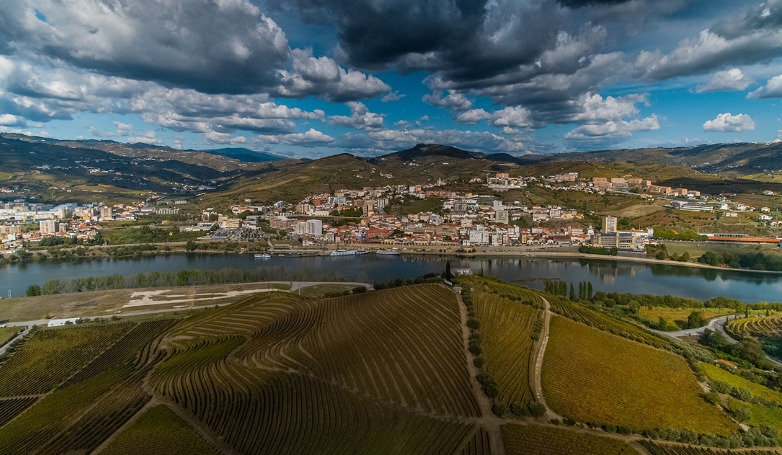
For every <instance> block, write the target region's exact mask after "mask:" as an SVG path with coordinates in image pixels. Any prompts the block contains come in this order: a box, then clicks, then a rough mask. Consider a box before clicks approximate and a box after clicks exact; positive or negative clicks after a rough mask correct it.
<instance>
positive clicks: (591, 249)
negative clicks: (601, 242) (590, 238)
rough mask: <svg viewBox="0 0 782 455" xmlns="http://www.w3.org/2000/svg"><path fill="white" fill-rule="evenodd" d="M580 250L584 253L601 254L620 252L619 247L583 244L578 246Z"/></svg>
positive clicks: (613, 254)
mask: <svg viewBox="0 0 782 455" xmlns="http://www.w3.org/2000/svg"><path fill="white" fill-rule="evenodd" d="M578 252H579V253H584V254H601V255H603V256H616V255H617V254H619V249H618V248H616V247H613V248H604V247H602V246H591V245H581V246H579V247H578Z"/></svg>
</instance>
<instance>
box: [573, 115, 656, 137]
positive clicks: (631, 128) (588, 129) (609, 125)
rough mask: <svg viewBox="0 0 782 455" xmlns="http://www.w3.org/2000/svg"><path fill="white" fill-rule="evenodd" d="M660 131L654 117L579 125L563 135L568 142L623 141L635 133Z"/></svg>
mask: <svg viewBox="0 0 782 455" xmlns="http://www.w3.org/2000/svg"><path fill="white" fill-rule="evenodd" d="M658 129H660V122H659V121H658V120H657V116H656V115H651V116H649V117H646V118H643V119H634V120H630V121H624V120H617V121H614V120H610V121H608V122H605V123H600V124H592V125H581V126H579V127H578V128H575V129H573V130H572V131H570V132H568V133H567V134H566V135H565V139H569V140H594V139H624V138H628V137H630V136H632V133H633V132H636V131H652V130H658Z"/></svg>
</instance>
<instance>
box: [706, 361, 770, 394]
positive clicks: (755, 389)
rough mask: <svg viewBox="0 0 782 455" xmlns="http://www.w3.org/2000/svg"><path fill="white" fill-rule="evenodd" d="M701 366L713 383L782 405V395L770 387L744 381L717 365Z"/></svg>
mask: <svg viewBox="0 0 782 455" xmlns="http://www.w3.org/2000/svg"><path fill="white" fill-rule="evenodd" d="M700 366H701V368H702V369H703V372H704V373H706V376H707V377H708V378H709V379H710V380H712V381H720V382H724V383H726V384H730V385H731V386H733V387H738V388H743V389H747V390H750V391H751V392H752V395H754V396H756V397H760V398H763V399H765V400H768V401H774V402H776V403H779V404H782V393H780V392H777V391H776V390H771V389H769V388H768V387H763V386H762V385H760V384H756V383H754V382H752V381H749V380H747V379H744V378H742V377H741V376H739V375H736V374H733V373H731V372H729V371H725V370H723V369H722V368H720V367H718V366H717V365H710V364H708V363H701V364H700Z"/></svg>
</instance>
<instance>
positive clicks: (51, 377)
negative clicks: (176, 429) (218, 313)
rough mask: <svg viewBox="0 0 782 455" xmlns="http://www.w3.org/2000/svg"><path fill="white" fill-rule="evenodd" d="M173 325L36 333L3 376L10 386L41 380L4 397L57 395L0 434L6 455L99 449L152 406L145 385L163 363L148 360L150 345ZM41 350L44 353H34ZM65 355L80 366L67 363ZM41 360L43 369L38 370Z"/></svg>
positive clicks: (126, 325)
mask: <svg viewBox="0 0 782 455" xmlns="http://www.w3.org/2000/svg"><path fill="white" fill-rule="evenodd" d="M175 322H176V321H173V320H158V321H150V322H143V323H121V324H107V325H101V326H87V327H75V328H60V329H49V330H39V331H37V332H35V333H34V334H33V335H32V336H31V337H30V339H29V340H27V341H25V343H24V345H23V346H22V348H21V349H20V350H19V351H18V352H17V353H15V354H14V355H13V356H12V357H11V358H10V359H9V360H8V362H7V363H6V364H5V365H3V366H2V368H0V377H2V378H4V380H6V381H9V380H11V379H9V378H21V377H25V375H28V376H29V377H31V378H34V379H35V380H34V381H31V382H30V384H29V385H26V386H25V387H22V386H13V387H10V388H9V389H3V393H4V394H6V395H10V394H11V393H17V394H20V395H30V394H32V393H30V392H32V391H34V390H38V391H40V390H45V391H49V390H51V389H52V388H54V391H53V392H51V393H49V394H46V395H45V396H43V397H41V398H39V399H37V401H35V399H33V401H35V403H34V404H32V405H28V406H25V408H23V409H22V410H20V412H19V413H18V414H17V415H16V416H15V418H12V420H10V421H8V422H7V423H6V424H5V425H3V426H2V427H0V454H18V453H43V454H49V453H65V452H68V451H86V452H89V451H91V450H94V449H95V448H97V447H98V446H99V445H100V444H101V443H102V442H103V441H104V440H105V439H106V438H107V437H109V436H110V435H111V434H113V433H114V432H115V431H116V430H117V429H119V428H120V427H121V426H122V425H123V424H124V423H125V422H127V421H128V420H129V419H130V418H131V417H132V416H133V415H134V414H136V412H138V410H139V409H141V408H142V407H143V406H144V404H146V402H147V401H149V399H151V395H149V394H148V393H147V392H146V391H144V390H143V388H142V380H143V378H144V376H146V374H148V372H149V370H150V368H151V367H152V366H153V365H154V363H155V362H156V361H157V360H159V356H158V357H153V356H151V355H150V354H151V353H152V351H153V347H152V345H153V343H154V340H155V339H156V338H157V337H159V336H160V335H162V334H163V333H164V332H165V331H166V330H167V329H169V328H170V327H171V326H172V325H173V324H174V323H175ZM57 341H61V342H62V343H63V344H65V346H66V349H65V350H64V351H62V352H59V351H57V350H56V344H55V343H56V342H57ZM37 349H40V350H44V351H43V352H30V351H31V350H37ZM76 349H79V350H80V351H81V352H79V351H75V350H76ZM101 350H102V351H101ZM45 353H48V354H49V357H46V356H45V355H44V354H45ZM67 355H71V357H72V358H73V359H77V361H75V362H72V363H71V364H68V362H67V361H66V360H67ZM62 357H66V359H62ZM36 358H38V359H40V360H39V361H40V362H41V363H42V365H39V364H36V363H35V359H36ZM43 366H46V367H48V368H49V370H43ZM44 373H47V374H44ZM74 373H75V374H74ZM22 382H24V381H22ZM6 390H9V392H7V391H6ZM20 399H22V400H23V399H24V398H20ZM7 401H11V400H7ZM21 411H23V412H21Z"/></svg>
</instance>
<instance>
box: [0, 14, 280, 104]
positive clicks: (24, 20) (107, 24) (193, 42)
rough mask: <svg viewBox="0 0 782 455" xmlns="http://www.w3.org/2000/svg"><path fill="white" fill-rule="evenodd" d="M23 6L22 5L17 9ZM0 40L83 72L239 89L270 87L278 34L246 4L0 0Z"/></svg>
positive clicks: (215, 89) (277, 57)
mask: <svg viewBox="0 0 782 455" xmlns="http://www.w3.org/2000/svg"><path fill="white" fill-rule="evenodd" d="M20 3H21V4H24V3H27V5H26V6H27V7H24V6H20ZM0 16H3V17H6V18H8V17H12V18H15V19H16V20H11V21H9V22H10V23H9V22H6V24H4V25H7V26H8V27H6V28H5V29H4V31H3V32H0V33H2V35H3V38H4V40H6V41H8V42H10V43H11V45H12V46H14V47H15V48H17V49H18V50H19V51H20V52H21V51H27V50H29V51H39V52H43V53H44V54H46V55H49V56H51V57H53V58H57V59H60V60H63V61H66V62H69V63H70V64H72V65H74V66H76V67H79V68H84V69H90V70H97V71H101V72H103V73H105V74H112V75H115V76H122V77H126V78H130V79H138V80H153V81H157V82H160V83H162V84H165V85H169V86H187V87H192V88H195V89H197V90H199V91H203V92H208V93H242V92H247V91H253V90H258V89H259V88H263V87H269V86H273V85H274V84H275V82H276V78H275V76H276V69H277V68H280V67H282V65H283V64H284V63H285V62H286V61H287V59H288V52H289V49H288V44H287V40H286V38H285V34H284V33H283V31H282V29H280V28H279V27H278V26H277V24H276V23H274V21H272V20H271V19H269V18H268V17H266V16H264V15H263V14H262V13H261V12H260V10H258V8H257V7H255V6H253V5H251V4H250V3H249V2H247V1H243V0H233V1H227V0H226V1H206V0H201V1H190V2H186V3H183V2H176V1H167V0H144V1H139V0H117V1H111V2H109V1H99V0H82V1H78V2H69V3H68V4H59V2H49V1H45V0H40V1H30V2H16V1H14V2H2V6H0Z"/></svg>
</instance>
